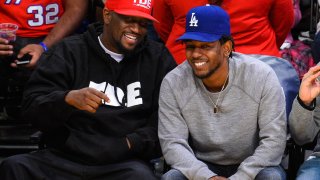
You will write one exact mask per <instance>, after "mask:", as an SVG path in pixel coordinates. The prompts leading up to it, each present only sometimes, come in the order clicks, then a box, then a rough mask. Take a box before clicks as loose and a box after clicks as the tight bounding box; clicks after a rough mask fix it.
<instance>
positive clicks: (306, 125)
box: [289, 97, 320, 157]
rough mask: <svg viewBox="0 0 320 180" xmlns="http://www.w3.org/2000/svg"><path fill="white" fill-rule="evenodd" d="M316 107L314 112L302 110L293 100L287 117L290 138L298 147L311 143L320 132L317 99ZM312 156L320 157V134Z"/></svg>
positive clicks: (318, 99)
mask: <svg viewBox="0 0 320 180" xmlns="http://www.w3.org/2000/svg"><path fill="white" fill-rule="evenodd" d="M316 104H317V105H318V106H316V108H315V109H314V111H309V110H307V109H305V108H303V107H302V106H301V105H300V104H299V102H298V101H297V99H295V100H294V102H293V106H292V110H291V112H290V116H289V127H290V133H291V136H292V138H293V139H294V140H295V142H296V143H297V144H299V145H303V144H306V143H309V142H312V141H313V140H314V138H315V137H316V135H317V134H318V133H319V130H320V107H319V104H320V98H319V97H318V98H317V103H316ZM311 155H313V156H317V157H320V134H319V135H318V139H317V145H316V147H315V148H314V152H313V153H312V154H311Z"/></svg>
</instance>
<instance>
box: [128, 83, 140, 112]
mask: <svg viewBox="0 0 320 180" xmlns="http://www.w3.org/2000/svg"><path fill="white" fill-rule="evenodd" d="M140 89H141V84H140V82H134V83H131V84H129V85H128V86H127V92H128V93H127V99H128V104H127V106H128V107H131V106H135V105H139V104H142V98H141V97H139V96H140ZM137 97H139V98H137Z"/></svg>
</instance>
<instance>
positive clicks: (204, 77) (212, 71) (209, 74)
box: [192, 63, 221, 79]
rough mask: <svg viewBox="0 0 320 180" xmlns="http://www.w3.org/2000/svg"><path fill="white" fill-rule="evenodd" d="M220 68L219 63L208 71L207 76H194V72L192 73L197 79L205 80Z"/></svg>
mask: <svg viewBox="0 0 320 180" xmlns="http://www.w3.org/2000/svg"><path fill="white" fill-rule="evenodd" d="M220 66H221V63H219V64H218V65H217V66H216V67H215V68H213V69H210V70H209V72H208V73H207V74H203V75H196V74H195V72H194V71H192V72H193V74H194V75H195V76H196V77H197V78H199V79H206V78H208V77H210V76H211V75H212V74H213V73H215V72H216V71H217V69H218V68H219V67H220Z"/></svg>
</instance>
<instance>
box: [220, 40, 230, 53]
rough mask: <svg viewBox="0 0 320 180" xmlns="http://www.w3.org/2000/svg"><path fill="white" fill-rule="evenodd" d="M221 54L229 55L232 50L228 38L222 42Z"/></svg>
mask: <svg viewBox="0 0 320 180" xmlns="http://www.w3.org/2000/svg"><path fill="white" fill-rule="evenodd" d="M222 49H223V54H224V56H226V57H229V55H230V53H231V51H232V42H231V41H230V40H228V41H227V42H225V43H224V44H223V48H222Z"/></svg>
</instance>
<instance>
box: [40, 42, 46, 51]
mask: <svg viewBox="0 0 320 180" xmlns="http://www.w3.org/2000/svg"><path fill="white" fill-rule="evenodd" d="M39 45H40V46H41V47H42V48H43V50H44V52H46V51H48V47H47V46H46V44H44V43H43V42H40V43H39Z"/></svg>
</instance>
